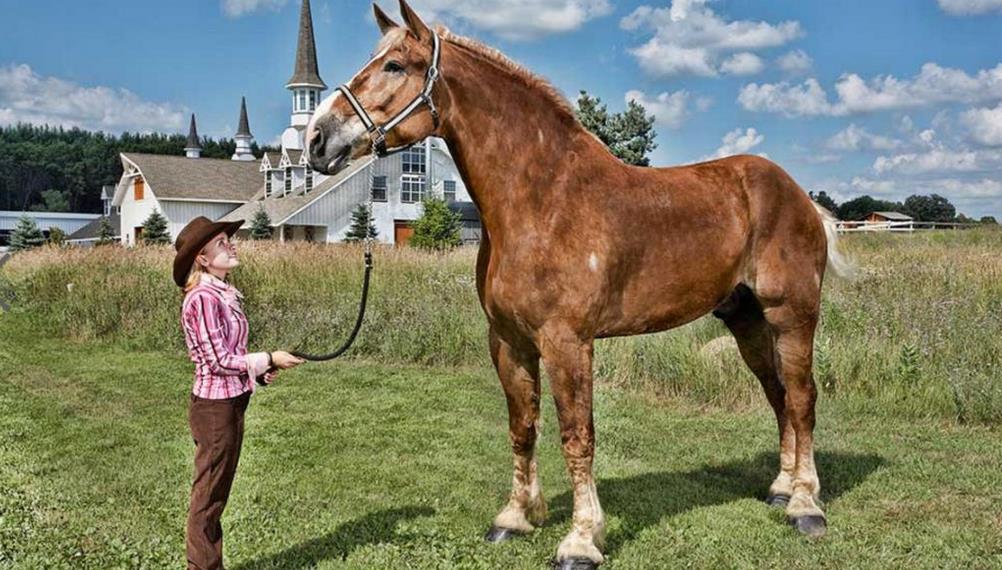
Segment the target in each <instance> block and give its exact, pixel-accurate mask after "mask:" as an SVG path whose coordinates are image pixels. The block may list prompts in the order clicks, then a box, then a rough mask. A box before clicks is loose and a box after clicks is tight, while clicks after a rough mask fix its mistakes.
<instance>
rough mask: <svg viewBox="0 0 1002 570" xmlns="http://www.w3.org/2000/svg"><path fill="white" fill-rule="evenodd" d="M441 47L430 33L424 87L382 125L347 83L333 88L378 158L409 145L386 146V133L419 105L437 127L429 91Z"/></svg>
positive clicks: (434, 79) (431, 87)
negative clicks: (430, 54) (428, 57)
mask: <svg viewBox="0 0 1002 570" xmlns="http://www.w3.org/2000/svg"><path fill="white" fill-rule="evenodd" d="M441 55H442V48H441V42H440V40H439V39H438V34H436V33H432V56H431V66H429V67H428V72H427V74H426V75H425V81H424V88H422V89H421V92H420V93H418V95H417V96H416V97H414V99H412V100H411V102H410V103H408V104H407V106H406V107H404V108H403V109H402V110H401V111H400V112H399V113H397V114H396V115H394V116H393V118H391V119H390V120H389V121H387V122H386V123H384V124H383V125H377V124H376V123H374V122H373V121H372V118H371V117H369V114H368V113H367V112H366V111H365V107H363V106H362V103H361V102H359V100H358V98H356V97H355V94H354V93H352V92H351V89H350V88H349V87H348V84H347V83H346V84H343V85H339V86H338V87H336V88H335V89H334V90H335V91H340V92H341V93H342V94H343V95H344V97H345V99H347V100H348V103H349V104H350V105H351V108H352V109H353V110H354V111H355V115H357V116H358V118H359V120H361V121H362V124H363V125H364V126H365V130H366V131H367V132H368V133H369V137H370V138H371V139H372V151H373V152H374V153H375V154H376V156H379V157H380V158H382V157H384V156H389V155H391V154H394V153H397V152H400V151H402V150H406V149H408V148H410V147H411V145H404V146H396V147H392V148H387V147H386V134H387V133H389V132H390V131H392V130H393V129H394V128H396V126H397V125H399V124H400V123H402V122H404V120H405V119H407V117H409V116H411V114H413V113H414V111H416V110H417V108H418V107H420V106H421V105H427V106H428V110H429V111H430V112H431V119H432V121H433V122H434V125H435V128H436V129H438V125H439V122H440V121H439V115H438V109H437V108H436V107H435V102H434V101H432V98H431V91H432V89H433V88H434V87H435V81H436V80H438V77H439V73H438V64H439V61H440V59H441Z"/></svg>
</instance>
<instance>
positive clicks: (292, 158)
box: [285, 149, 303, 165]
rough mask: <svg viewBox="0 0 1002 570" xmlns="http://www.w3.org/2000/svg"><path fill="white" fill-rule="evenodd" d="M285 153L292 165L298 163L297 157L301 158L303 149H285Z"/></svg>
mask: <svg viewBox="0 0 1002 570" xmlns="http://www.w3.org/2000/svg"><path fill="white" fill-rule="evenodd" d="M285 154H287V155H289V162H291V163H292V164H293V165H296V164H299V159H301V158H303V151H301V150H292V149H286V151H285Z"/></svg>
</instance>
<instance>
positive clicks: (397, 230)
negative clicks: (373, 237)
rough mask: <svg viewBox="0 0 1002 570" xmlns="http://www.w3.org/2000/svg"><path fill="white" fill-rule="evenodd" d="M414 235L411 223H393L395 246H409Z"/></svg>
mask: <svg viewBox="0 0 1002 570" xmlns="http://www.w3.org/2000/svg"><path fill="white" fill-rule="evenodd" d="M412 235H414V228H412V227H411V225H410V223H409V222H401V221H394V222H393V243H394V244H395V245H397V246H401V245H407V242H408V241H410V239H411V236H412Z"/></svg>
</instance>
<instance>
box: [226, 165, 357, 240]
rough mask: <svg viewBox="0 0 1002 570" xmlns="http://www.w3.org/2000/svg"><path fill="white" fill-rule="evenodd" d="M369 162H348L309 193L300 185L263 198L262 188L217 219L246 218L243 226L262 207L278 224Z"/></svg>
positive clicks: (274, 222) (229, 220)
mask: <svg viewBox="0 0 1002 570" xmlns="http://www.w3.org/2000/svg"><path fill="white" fill-rule="evenodd" d="M369 162H371V161H370V160H367V159H362V160H356V161H354V162H351V163H349V164H348V167H347V168H345V169H344V170H342V171H341V172H338V173H337V174H335V175H334V176H330V177H328V178H326V179H324V181H323V182H321V183H320V184H317V185H316V187H315V188H313V190H310V193H309V194H305V192H304V189H303V187H302V186H300V187H299V189H297V190H296V191H294V192H293V193H292V194H287V195H285V196H272V197H270V198H264V189H261V191H260V192H258V193H257V195H255V196H254V200H253V201H251V202H247V203H246V204H244V205H243V206H240V207H239V208H237V209H236V210H233V211H232V212H230V213H228V214H226V215H225V216H223V217H222V218H219V220H218V221H220V222H235V221H237V220H246V222H247V223H246V224H244V226H249V225H250V221H251V219H252V218H253V217H254V214H256V213H257V210H258V208H260V207H263V208H264V211H265V213H267V214H268V218H270V219H271V225H272V226H278V225H280V224H281V223H282V222H284V221H285V220H287V219H288V218H289V217H290V216H292V215H293V214H295V213H296V212H298V211H299V210H301V209H303V208H305V207H306V206H309V205H310V204H311V203H312V202H313V201H315V200H317V199H319V198H320V197H322V196H323V195H324V194H326V193H327V192H328V191H329V190H331V189H332V188H334V187H335V186H337V185H339V184H341V183H342V182H344V181H345V180H347V179H349V178H351V177H352V176H354V175H355V174H357V173H358V172H361V171H362V169H364V168H365V167H366V166H367V165H368V164H369Z"/></svg>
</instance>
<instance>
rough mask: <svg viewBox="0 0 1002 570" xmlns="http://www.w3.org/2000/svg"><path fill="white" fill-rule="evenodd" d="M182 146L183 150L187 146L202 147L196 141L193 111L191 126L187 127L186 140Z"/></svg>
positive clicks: (196, 132) (196, 134)
mask: <svg viewBox="0 0 1002 570" xmlns="http://www.w3.org/2000/svg"><path fill="white" fill-rule="evenodd" d="M184 148H185V150H188V149H189V148H197V149H201V148H202V145H201V144H199V142H198V129H196V128H195V113H192V114H191V126H190V127H188V140H187V141H186V142H185V143H184Z"/></svg>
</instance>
